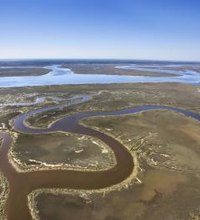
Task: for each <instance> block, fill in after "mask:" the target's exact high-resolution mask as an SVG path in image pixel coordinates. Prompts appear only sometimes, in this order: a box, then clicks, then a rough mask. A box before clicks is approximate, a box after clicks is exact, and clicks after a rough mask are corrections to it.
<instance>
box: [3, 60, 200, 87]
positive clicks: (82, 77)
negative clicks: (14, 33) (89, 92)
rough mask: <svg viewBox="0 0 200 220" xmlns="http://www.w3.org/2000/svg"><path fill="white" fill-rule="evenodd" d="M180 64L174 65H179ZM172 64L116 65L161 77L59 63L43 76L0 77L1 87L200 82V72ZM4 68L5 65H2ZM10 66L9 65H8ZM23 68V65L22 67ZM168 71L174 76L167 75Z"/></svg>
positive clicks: (49, 67) (50, 67)
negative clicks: (107, 72)
mask: <svg viewBox="0 0 200 220" xmlns="http://www.w3.org/2000/svg"><path fill="white" fill-rule="evenodd" d="M179 66H180V65H173V68H174V67H179ZM169 67H172V65H166V66H159V65H157V66H155V65H154V66H149V65H148V66H144V65H142V66H141V65H137V64H134V65H133V64H132V65H129V66H116V68H121V69H134V70H137V71H150V72H159V73H162V74H163V77H162V76H159V77H149V76H125V75H105V74H75V73H74V72H72V71H71V70H70V69H67V68H61V67H60V66H59V65H51V66H48V67H46V68H47V69H49V70H50V72H49V73H48V74H45V75H41V76H19V77H0V87H24V86H44V85H68V84H110V83H166V82H176V83H190V84H200V73H198V72H195V71H193V70H190V67H189V66H188V70H185V71H183V70H173V69H169ZM1 68H3V67H1ZM6 68H9V67H6ZM20 68H21V67H20ZM166 73H170V74H174V76H165V74H166Z"/></svg>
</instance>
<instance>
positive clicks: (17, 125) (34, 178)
mask: <svg viewBox="0 0 200 220" xmlns="http://www.w3.org/2000/svg"><path fill="white" fill-rule="evenodd" d="M63 106H64V105H63ZM58 107H59V108H60V107H62V106H60V105H59V106H54V107H51V108H49V107H46V108H42V109H38V110H35V111H30V112H28V113H25V114H21V115H19V116H18V117H17V118H15V119H14V120H13V128H14V129H15V130H16V131H18V132H22V133H28V134H33V135H34V134H35V135H36V134H45V133H46V134H47V133H49V132H59V131H64V132H72V133H78V134H85V135H90V136H92V137H95V138H98V139H100V140H102V141H103V142H104V143H105V144H107V145H108V146H109V147H110V148H111V149H112V150H113V152H114V154H115V157H116V162H117V163H116V166H114V167H113V168H111V169H109V170H105V171H75V170H46V171H34V172H27V173H19V172H17V171H16V170H15V168H14V167H13V166H12V165H11V164H10V163H9V161H8V157H7V156H8V151H9V148H10V146H11V144H12V138H11V136H10V135H9V133H5V132H2V133H0V138H2V140H3V141H2V148H1V151H0V169H1V171H2V172H3V174H4V175H5V177H6V178H7V180H8V182H9V187H10V193H9V197H8V199H7V203H6V214H7V218H8V219H9V220H16V219H20V220H29V219H31V215H30V212H29V208H28V204H27V195H28V194H29V193H30V192H31V191H33V190H35V189H39V188H73V189H100V188H104V187H108V186H112V185H114V184H118V183H120V182H122V181H123V180H125V179H126V178H127V177H128V176H130V174H131V173H132V171H133V167H134V163H133V158H132V156H131V154H130V152H129V151H128V150H127V149H126V148H125V147H124V146H123V145H122V144H121V143H120V142H118V141H117V140H115V139H114V138H112V137H110V136H108V135H106V134H104V133H101V132H99V131H96V130H93V129H91V128H88V127H84V126H82V125H80V124H79V121H80V120H81V119H84V118H88V117H93V116H109V115H110V116H111V115H126V114H136V113H139V112H143V111H149V110H156V109H167V110H172V111H175V112H177V113H181V114H183V115H185V116H188V117H192V118H194V119H196V120H198V121H200V114H198V113H195V112H190V111H186V110H183V109H178V108H175V107H169V106H158V105H145V106H140V107H136V108H130V109H123V110H117V111H112V112H81V113H76V114H74V115H71V116H67V117H64V118H62V119H60V120H58V121H56V122H54V123H53V124H51V125H50V126H49V127H48V128H40V129H37V128H31V127H27V125H26V124H25V123H24V121H25V120H26V119H27V118H28V117H30V116H32V115H34V114H38V113H42V112H45V111H48V110H53V109H57V108H58Z"/></svg>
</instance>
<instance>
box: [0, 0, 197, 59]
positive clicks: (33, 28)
mask: <svg viewBox="0 0 200 220" xmlns="http://www.w3.org/2000/svg"><path fill="white" fill-rule="evenodd" d="M6 58H121V59H159V60H163V59H164V60H196V61H200V1H199V0H0V59H6Z"/></svg>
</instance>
